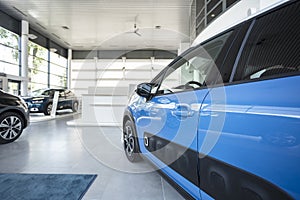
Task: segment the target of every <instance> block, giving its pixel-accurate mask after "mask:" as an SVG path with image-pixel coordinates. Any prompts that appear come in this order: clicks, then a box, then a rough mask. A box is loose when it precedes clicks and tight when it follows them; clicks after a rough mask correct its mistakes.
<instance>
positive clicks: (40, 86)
mask: <svg viewBox="0 0 300 200" xmlns="http://www.w3.org/2000/svg"><path fill="white" fill-rule="evenodd" d="M45 88H47V84H42V83H34V82H29V83H28V93H29V94H30V93H32V92H33V91H35V90H38V89H45Z"/></svg>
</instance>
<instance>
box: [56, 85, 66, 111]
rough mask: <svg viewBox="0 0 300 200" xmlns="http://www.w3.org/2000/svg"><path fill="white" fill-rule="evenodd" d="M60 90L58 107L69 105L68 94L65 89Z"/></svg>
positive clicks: (62, 107)
mask: <svg viewBox="0 0 300 200" xmlns="http://www.w3.org/2000/svg"><path fill="white" fill-rule="evenodd" d="M57 91H58V92H59V96H58V105H57V109H58V110H60V109H64V108H66V107H67V104H68V102H67V100H66V94H65V91H64V90H57Z"/></svg>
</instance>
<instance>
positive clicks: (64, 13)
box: [0, 0, 191, 50]
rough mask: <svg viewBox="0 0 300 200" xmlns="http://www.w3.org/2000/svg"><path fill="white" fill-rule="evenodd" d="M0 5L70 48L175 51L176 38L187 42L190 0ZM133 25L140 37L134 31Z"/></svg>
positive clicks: (10, 0) (25, 0)
mask: <svg viewBox="0 0 300 200" xmlns="http://www.w3.org/2000/svg"><path fill="white" fill-rule="evenodd" d="M0 3H1V6H4V7H5V9H6V10H7V12H8V13H10V14H12V15H14V16H15V17H18V18H22V19H26V20H28V21H29V22H30V26H31V27H34V28H35V29H38V30H39V31H41V32H43V33H45V34H47V35H48V36H49V37H50V38H51V39H54V40H55V41H56V42H58V43H60V44H62V45H64V46H66V47H67V46H68V45H67V44H70V46H68V48H72V49H78V50H83V49H93V48H97V49H108V50H111V49H126V50H130V49H143V48H157V49H166V50H168V49H169V50H174V49H177V48H178V47H179V43H180V42H189V19H190V17H189V16H190V4H191V0H163V1H158V0H152V1H151V0H150V1H148V0H147V1H146V0H129V1H121V0H110V1H109V0H97V1H96V0H85V1H84V0H81V1H79V0H72V1H71V0H51V1H50V0H49V1H45V0H0ZM15 8H16V9H17V10H16V9H15ZM18 10H19V11H21V12H22V13H24V14H25V15H26V16H24V15H22V14H20V12H18ZM134 24H136V27H137V28H138V29H139V30H138V33H139V34H140V35H141V36H138V35H137V34H135V33H133V32H134V30H135V29H134ZM62 26H66V27H68V28H69V29H64V28H62ZM155 26H160V27H161V28H160V29H155ZM41 27H45V28H46V30H45V29H43V28H41ZM52 33H53V34H54V35H56V36H58V37H59V38H60V39H58V38H57V37H56V36H54V35H53V34H52Z"/></svg>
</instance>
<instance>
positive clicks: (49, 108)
mask: <svg viewBox="0 0 300 200" xmlns="http://www.w3.org/2000/svg"><path fill="white" fill-rule="evenodd" d="M51 111H52V103H48V104H47V106H46V108H45V110H44V114H45V115H50V114H51Z"/></svg>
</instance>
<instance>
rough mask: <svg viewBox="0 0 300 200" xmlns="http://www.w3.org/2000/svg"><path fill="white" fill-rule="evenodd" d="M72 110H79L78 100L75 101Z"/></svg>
mask: <svg viewBox="0 0 300 200" xmlns="http://www.w3.org/2000/svg"><path fill="white" fill-rule="evenodd" d="M72 111H73V112H77V111H78V102H77V101H75V102H74V103H73V106H72Z"/></svg>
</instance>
